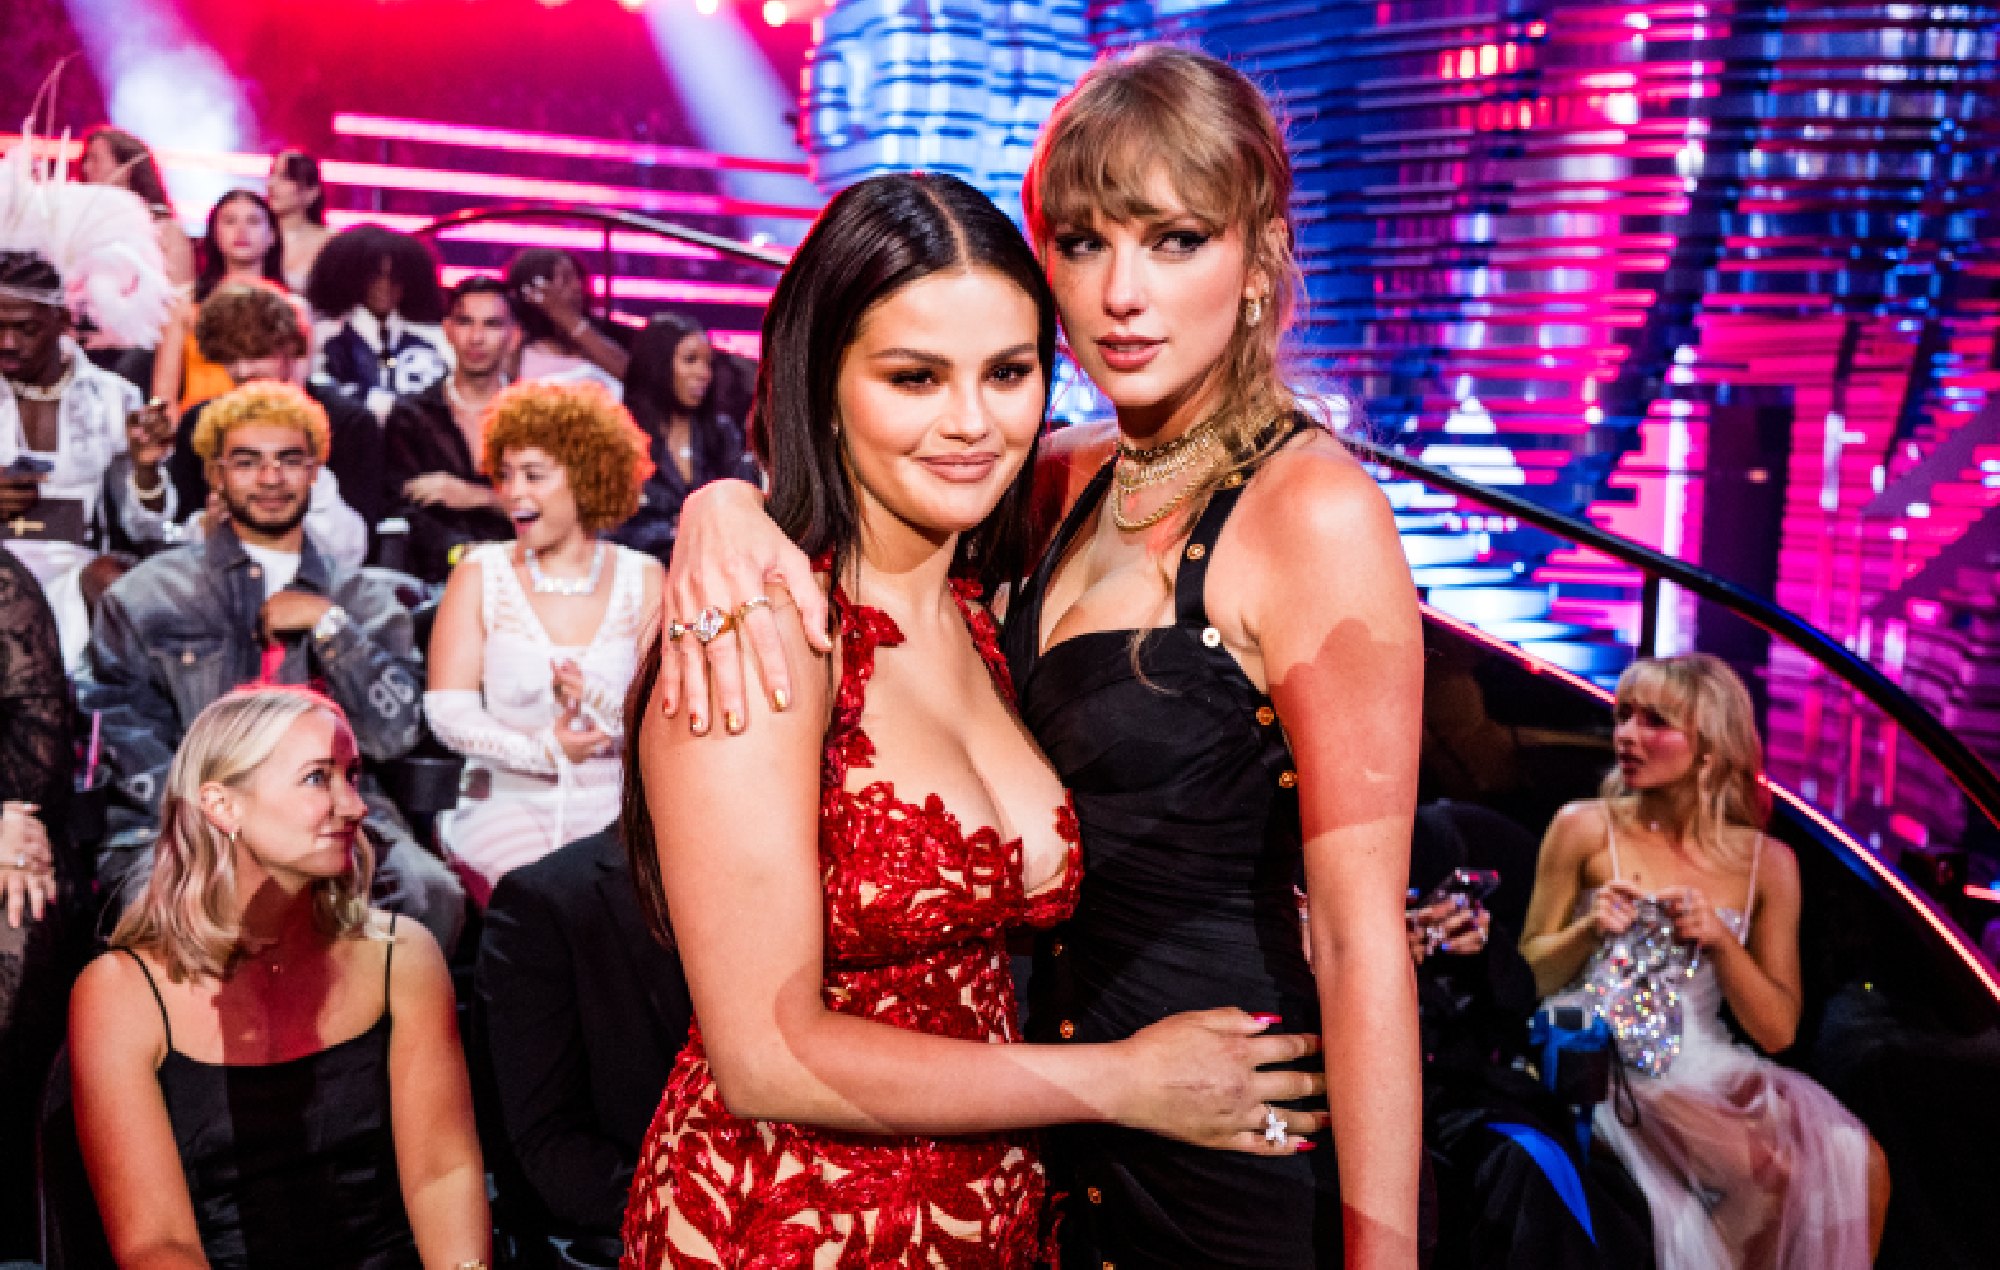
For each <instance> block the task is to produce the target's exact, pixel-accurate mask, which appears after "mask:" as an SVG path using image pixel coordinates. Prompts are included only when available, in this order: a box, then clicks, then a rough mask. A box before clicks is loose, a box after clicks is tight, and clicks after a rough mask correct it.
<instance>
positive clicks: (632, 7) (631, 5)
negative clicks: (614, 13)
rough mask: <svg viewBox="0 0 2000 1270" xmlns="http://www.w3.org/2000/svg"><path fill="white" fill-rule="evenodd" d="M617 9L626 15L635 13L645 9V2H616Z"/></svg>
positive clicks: (630, 0) (627, 0)
mask: <svg viewBox="0 0 2000 1270" xmlns="http://www.w3.org/2000/svg"><path fill="white" fill-rule="evenodd" d="M618 7H619V8H621V9H623V10H625V12H627V13H637V12H638V11H639V10H641V9H643V8H645V7H646V0H618Z"/></svg>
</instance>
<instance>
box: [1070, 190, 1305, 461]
mask: <svg viewBox="0 0 2000 1270" xmlns="http://www.w3.org/2000/svg"><path fill="white" fill-rule="evenodd" d="M1146 191H1147V194H1146V202H1147V203H1148V204H1149V207H1148V208H1147V210H1146V213H1145V214H1144V215H1141V216H1137V217H1134V218H1133V219H1130V220H1122V221H1113V220H1109V219H1107V218H1105V217H1102V216H1098V217H1094V218H1093V219H1092V220H1090V221H1089V222H1088V223H1058V224H1054V225H1051V226H1050V227H1049V230H1050V232H1049V236H1048V241H1046V242H1045V243H1043V244H1042V256H1043V260H1044V261H1045V263H1046V265H1047V268H1048V275H1049V286H1050V288H1051V289H1052V290H1054V292H1055V296H1056V306H1057V308H1058V309H1059V310H1060V311H1061V313H1062V324H1063V332H1064V334H1065V335H1066V336H1067V337H1068V342H1069V348H1070V353H1071V355H1072V356H1074V357H1075V358H1076V361H1077V364H1078V365H1079V366H1081V367H1082V368H1083V371H1084V373H1085V374H1087V375H1089V376H1090V378H1091V380H1092V381H1093V382H1094V383H1095V384H1096V385H1097V387H1098V389H1099V390H1100V391H1101V392H1103V393H1104V395H1105V396H1106V397H1107V398H1109V399H1110V401H1111V404H1112V405H1113V406H1114V407H1115V408H1116V409H1117V411H1118V416H1119V423H1120V426H1121V427H1122V428H1123V429H1124V431H1125V432H1126V433H1127V435H1130V436H1133V437H1135V438H1142V437H1147V436H1151V435H1153V434H1155V433H1157V432H1159V431H1160V430H1162V429H1169V430H1170V431H1171V432H1178V431H1179V430H1180V429H1182V428H1184V427H1186V426H1190V425H1192V424H1193V423H1195V422H1196V421H1197V420H1198V419H1199V418H1200V416H1201V415H1202V414H1203V413H1204V412H1205V411H1206V410H1207V409H1208V408H1209V405H1210V402H1211V399H1212V398H1213V397H1214V395H1215V393H1216V392H1217V391H1218V389H1219V386H1220V384H1221V382H1222V380H1223V377H1224V373H1225V364H1226V362H1227V360H1228V358H1229V357H1230V355H1231V353H1232V350H1233V345H1234V341H1235V340H1236V338H1237V333H1238V330H1239V328H1240V326H1241V318H1242V313H1243V307H1244V303H1245V302H1246V301H1247V300H1249V299H1250V298H1252V297H1263V296H1266V295H1268V294H1269V292H1270V289H1271V284H1270V280H1269V279H1268V278H1266V277H1265V276H1264V275H1263V274H1262V272H1261V271H1259V270H1255V269H1252V268H1251V266H1250V261H1249V257H1248V254H1247V253H1246V251H1245V249H1244V237H1243V233H1242V231H1241V230H1240V229H1238V228H1237V227H1234V226H1227V227H1219V226H1216V225H1214V224H1211V223H1209V222H1207V221H1204V220H1203V219H1201V218H1200V217H1197V216H1195V215H1194V214H1193V213H1192V212H1190V211H1189V210H1188V209H1187V206H1186V204H1185V203H1184V202H1183V201H1182V200H1181V198H1180V196H1179V195H1178V194H1177V193H1176V192H1175V191H1174V188H1173V183H1172V182H1171V181H1170V180H1169V179H1168V177H1167V174H1166V172H1165V171H1164V170H1163V169H1155V170H1154V171H1153V172H1152V173H1151V174H1150V176H1149V178H1148V180H1147V183H1146Z"/></svg>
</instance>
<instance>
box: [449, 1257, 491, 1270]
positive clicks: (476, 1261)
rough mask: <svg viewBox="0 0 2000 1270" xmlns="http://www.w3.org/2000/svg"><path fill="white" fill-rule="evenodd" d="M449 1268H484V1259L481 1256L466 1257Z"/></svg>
mask: <svg viewBox="0 0 2000 1270" xmlns="http://www.w3.org/2000/svg"><path fill="white" fill-rule="evenodd" d="M451 1270H486V1260H485V1258H483V1257H468V1258H467V1259H466V1260H464V1261H461V1262H459V1263H458V1264H457V1265H455V1266H453V1267H452V1268H451Z"/></svg>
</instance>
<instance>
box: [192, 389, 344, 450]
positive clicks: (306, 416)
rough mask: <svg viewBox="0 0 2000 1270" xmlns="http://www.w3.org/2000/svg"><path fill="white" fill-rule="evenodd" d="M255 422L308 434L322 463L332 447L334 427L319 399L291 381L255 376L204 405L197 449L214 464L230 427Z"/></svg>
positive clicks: (195, 442)
mask: <svg viewBox="0 0 2000 1270" xmlns="http://www.w3.org/2000/svg"><path fill="white" fill-rule="evenodd" d="M252 425H259V426H263V427H267V428H297V429H298V430H299V431H300V432H303V433H305V434H306V443H307V444H308V445H309V446H310V447H311V448H312V452H313V457H314V458H316V459H318V460H319V461H320V462H322V463H324V462H326V456H327V453H328V451H329V450H331V449H332V446H333V427H332V425H331V424H329V423H328V422H327V419H326V411H325V410H324V409H322V408H321V407H320V404H319V403H318V402H317V401H314V400H313V399H312V398H311V397H308V396H307V395H306V394H305V392H304V390H303V389H300V388H296V387H294V386H292V385H291V384H285V383H279V382H277V381H276V380H269V379H255V380H252V381H250V382H249V383H247V384H244V385H243V386H242V387H240V388H234V389H231V390H230V391H228V392H226V393H223V394H222V395H221V396H220V397H217V398H216V399H215V400H213V401H211V402H209V403H208V404H207V405H205V406H203V407H202V408H201V417H200V418H198V419H196V420H195V424H194V440H193V445H194V452H195V453H196V454H198V455H200V456H201V459H202V461H203V462H204V463H213V462H215V461H216V460H217V459H219V458H221V457H222V447H223V445H224V443H225V442H227V441H228V439H229V433H230V430H231V429H233V428H242V427H249V426H252Z"/></svg>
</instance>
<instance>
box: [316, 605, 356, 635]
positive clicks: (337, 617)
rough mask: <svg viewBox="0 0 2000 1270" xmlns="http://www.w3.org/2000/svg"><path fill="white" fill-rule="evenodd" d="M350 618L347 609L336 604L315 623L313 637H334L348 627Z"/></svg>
mask: <svg viewBox="0 0 2000 1270" xmlns="http://www.w3.org/2000/svg"><path fill="white" fill-rule="evenodd" d="M348 620H349V619H348V616H347V610H346V609H344V608H342V607H340V606H339V605H338V604H335V605H333V606H331V607H330V608H328V609H327V611H326V612H324V613H322V614H320V617H319V621H317V622H314V623H313V628H312V637H313V638H314V639H316V640H329V639H332V638H333V637H334V636H336V635H338V634H340V633H341V632H342V631H344V630H346V629H347V626H348Z"/></svg>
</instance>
